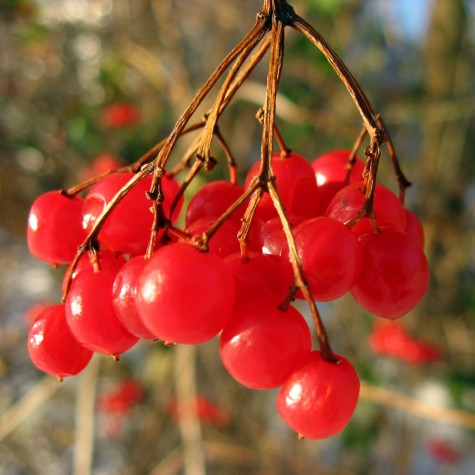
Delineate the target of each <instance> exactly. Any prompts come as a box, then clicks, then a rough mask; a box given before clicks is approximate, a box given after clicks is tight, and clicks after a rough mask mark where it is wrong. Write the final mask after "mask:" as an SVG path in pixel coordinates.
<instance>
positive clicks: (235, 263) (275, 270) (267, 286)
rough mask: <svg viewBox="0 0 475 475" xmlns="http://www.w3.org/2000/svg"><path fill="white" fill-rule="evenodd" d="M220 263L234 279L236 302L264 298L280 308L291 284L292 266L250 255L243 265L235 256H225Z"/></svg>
mask: <svg viewBox="0 0 475 475" xmlns="http://www.w3.org/2000/svg"><path fill="white" fill-rule="evenodd" d="M224 262H225V264H226V265H227V266H228V268H229V269H231V271H232V273H233V275H234V279H235V283H236V298H237V300H239V301H241V300H243V299H252V298H259V297H268V298H269V299H273V300H275V301H276V302H277V304H281V303H282V302H284V300H285V299H286V297H287V296H288V294H289V290H290V287H291V285H292V284H293V282H294V273H293V271H292V266H291V265H290V263H289V262H288V261H287V260H286V259H284V258H282V257H279V256H272V255H265V254H260V253H256V252H250V253H249V254H248V259H247V260H246V261H244V262H243V260H242V257H241V254H240V253H238V254H232V255H230V256H228V257H227V258H226V259H224Z"/></svg>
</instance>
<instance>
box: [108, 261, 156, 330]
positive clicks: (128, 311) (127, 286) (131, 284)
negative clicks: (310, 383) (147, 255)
mask: <svg viewBox="0 0 475 475" xmlns="http://www.w3.org/2000/svg"><path fill="white" fill-rule="evenodd" d="M147 263H148V259H144V258H143V257H142V256H136V257H132V258H131V259H129V261H128V262H127V263H126V264H125V265H124V266H123V267H122V269H121V270H120V271H119V272H118V273H117V275H116V276H115V279H114V285H113V286H112V305H113V307H114V310H115V312H116V315H117V318H118V319H119V320H120V322H121V323H122V325H124V327H125V329H126V330H127V331H128V332H130V333H131V334H132V335H135V336H137V337H139V338H145V339H153V338H155V335H154V334H153V333H152V332H151V331H150V330H148V328H147V327H146V326H145V325H144V323H143V322H142V319H141V318H140V315H139V312H138V310H137V306H136V304H135V298H136V295H137V281H138V279H139V277H140V275H141V273H142V271H143V269H144V267H145V265H146V264H147Z"/></svg>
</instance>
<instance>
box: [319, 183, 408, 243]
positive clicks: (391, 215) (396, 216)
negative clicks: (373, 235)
mask: <svg viewBox="0 0 475 475" xmlns="http://www.w3.org/2000/svg"><path fill="white" fill-rule="evenodd" d="M364 189H365V188H364V185H363V182H358V183H353V184H351V185H348V186H345V188H343V189H342V190H341V191H339V192H338V193H337V194H336V195H335V196H334V198H333V199H332V201H331V202H330V204H329V205H328V209H327V213H326V214H327V216H329V217H330V218H333V219H336V220H337V221H341V222H342V223H345V224H346V223H348V222H349V221H351V220H352V219H353V218H354V217H355V216H356V215H357V213H358V212H359V211H360V210H361V208H362V207H363V205H364V201H365V193H364ZM373 205H374V212H375V214H376V221H377V224H378V226H381V227H382V226H384V227H391V228H395V229H404V228H405V226H406V214H405V211H404V208H403V206H402V204H401V202H400V201H399V198H398V197H397V196H396V195H395V194H394V193H393V192H392V191H391V190H390V189H388V188H386V187H384V186H382V185H376V190H375V194H374V202H373ZM351 230H352V232H353V233H354V234H356V235H357V236H360V235H361V234H365V233H367V232H370V231H371V230H372V227H371V223H370V221H369V219H368V218H362V219H361V220H360V221H358V223H356V224H355V225H354V226H353V227H352V228H351Z"/></svg>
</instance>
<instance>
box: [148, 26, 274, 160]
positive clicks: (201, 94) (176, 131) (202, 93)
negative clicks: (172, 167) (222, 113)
mask: <svg viewBox="0 0 475 475" xmlns="http://www.w3.org/2000/svg"><path fill="white" fill-rule="evenodd" d="M266 29H267V20H266V19H265V18H263V17H258V18H257V21H256V23H255V25H254V27H253V28H252V29H251V31H250V32H249V33H248V34H247V35H246V36H245V37H244V38H243V39H242V40H241V41H240V42H239V43H238V44H237V45H236V46H235V47H234V48H233V49H232V50H231V52H230V53H229V54H228V55H227V56H226V58H224V60H223V61H222V62H221V63H220V64H219V66H218V67H217V68H216V70H215V71H214V72H213V74H212V75H211V76H210V77H209V79H208V80H207V81H206V83H205V84H204V86H203V87H202V88H201V89H200V90H199V91H198V93H197V94H196V96H195V98H194V99H193V100H192V102H191V103H190V105H189V106H188V107H187V109H186V110H185V112H183V114H182V115H181V117H180V118H179V119H178V121H177V123H176V124H175V127H174V128H173V130H172V132H171V133H170V135H169V136H168V137H167V139H166V142H165V144H164V146H163V148H162V149H161V150H160V152H159V154H158V155H157V157H156V159H155V160H156V161H157V162H158V163H159V164H160V167H162V168H164V167H165V165H166V163H167V161H168V158H169V156H170V154H171V152H172V150H173V148H174V146H175V144H176V142H177V140H178V138H179V137H180V135H181V134H182V132H183V130H184V128H185V127H186V124H187V123H188V121H189V120H190V118H191V117H192V115H193V114H194V113H195V111H196V109H197V108H198V106H199V105H200V104H201V102H202V101H203V99H204V98H205V97H206V96H207V95H208V93H209V92H210V90H211V89H212V87H213V86H214V85H215V84H216V82H217V81H218V79H219V78H220V77H221V76H222V75H223V74H224V72H225V71H226V69H227V68H228V67H229V66H230V65H231V64H232V63H233V62H234V61H235V60H236V58H237V57H238V56H239V55H240V54H241V52H242V51H243V50H244V49H245V48H246V47H247V45H248V44H249V43H252V42H253V41H254V39H255V38H256V37H258V36H260V35H262V33H263V32H264V31H265V30H266Z"/></svg>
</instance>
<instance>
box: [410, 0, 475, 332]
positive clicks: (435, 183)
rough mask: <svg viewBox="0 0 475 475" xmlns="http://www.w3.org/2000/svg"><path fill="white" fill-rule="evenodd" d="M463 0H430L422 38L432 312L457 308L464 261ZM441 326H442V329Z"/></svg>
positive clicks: (467, 84) (424, 193)
mask: <svg viewBox="0 0 475 475" xmlns="http://www.w3.org/2000/svg"><path fill="white" fill-rule="evenodd" d="M466 9H467V7H466V2H464V0H451V1H447V0H433V1H432V9H431V12H430V24H429V28H428V30H427V36H426V41H425V46H424V47H425V51H424V57H425V61H426V63H425V71H424V80H425V85H424V86H425V91H424V92H425V94H424V97H425V101H426V102H425V104H424V106H423V109H424V114H423V123H422V124H421V127H422V130H421V132H422V162H421V167H420V173H421V176H420V178H419V179H418V181H419V183H420V184H421V187H422V189H421V190H420V197H421V200H423V201H424V204H423V207H424V209H423V214H424V215H425V217H426V221H427V223H428V228H427V231H428V232H427V234H428V235H427V252H428V254H429V259H430V262H431V266H432V286H431V291H430V293H429V298H428V299H427V308H426V310H427V311H428V312H427V313H430V314H431V317H434V316H436V315H434V314H435V313H436V314H438V315H437V316H442V314H445V315H444V316H445V317H448V316H456V315H460V314H461V313H463V310H464V304H463V301H462V300H463V299H461V298H460V292H461V289H460V285H459V282H460V274H461V270H462V271H463V269H464V267H466V265H467V262H468V258H467V256H466V255H465V254H466V252H467V250H468V249H470V246H468V247H467V248H464V245H463V244H462V240H463V239H467V238H468V236H467V235H466V234H464V232H463V195H464V191H465V188H466V185H467V184H468V183H467V179H468V176H467V173H466V172H465V170H464V167H463V161H464V154H467V153H468V147H467V143H468V137H469V129H470V125H471V123H472V121H473V118H471V117H470V116H469V114H468V113H467V112H468V110H467V108H466V98H467V97H468V95H469V94H470V89H471V78H470V69H471V66H470V61H469V58H468V57H467V56H466V54H467V52H465V50H464V43H465V42H468V41H469V38H468V20H467V19H468V15H467V11H466ZM446 330H447V329H446Z"/></svg>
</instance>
